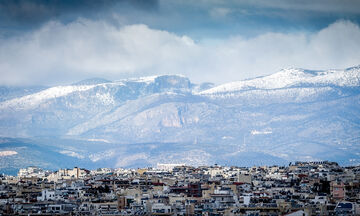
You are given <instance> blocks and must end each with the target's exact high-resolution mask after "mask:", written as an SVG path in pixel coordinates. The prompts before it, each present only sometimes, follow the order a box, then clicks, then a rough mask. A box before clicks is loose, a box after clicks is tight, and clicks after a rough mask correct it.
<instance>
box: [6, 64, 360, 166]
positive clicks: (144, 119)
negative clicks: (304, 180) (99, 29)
mask: <svg viewBox="0 0 360 216" xmlns="http://www.w3.org/2000/svg"><path fill="white" fill-rule="evenodd" d="M359 74H360V67H359V66H357V67H353V68H348V69H345V70H327V71H306V70H304V69H301V70H299V69H286V70H282V71H280V72H278V73H275V74H272V75H268V76H263V77H262V78H259V77H258V78H254V79H251V80H245V81H238V82H235V83H236V84H239V85H235V87H234V84H231V83H230V84H231V85H230V87H233V88H227V89H226V88H223V85H227V84H223V85H220V88H219V86H215V87H213V86H212V84H204V86H205V88H208V89H207V90H204V91H199V89H200V88H201V85H202V84H199V85H197V84H193V83H191V81H190V80H189V79H188V78H186V77H184V76H177V75H162V76H153V77H146V78H144V77H143V78H131V79H126V80H120V81H119V80H118V81H110V82H105V83H97V84H91V85H75V86H73V85H69V86H55V87H51V88H48V89H45V90H42V91H40V92H36V93H34V94H30V95H26V96H22V97H19V98H14V99H11V100H7V101H3V102H0V136H2V137H14V138H27V139H31V140H33V142H35V143H37V142H39V143H42V144H41V145H45V144H46V143H49V142H50V143H58V144H57V145H56V146H54V149H56V150H55V151H56V152H57V153H56V155H64V157H65V156H66V157H73V159H74V160H73V161H74V163H75V162H76V161H78V162H79V163H81V164H85V165H88V166H97V165H99V164H101V165H104V166H105V165H107V166H112V167H113V166H117V165H124V166H133V165H135V164H137V165H139V164H141V165H144V166H146V165H152V164H154V163H155V164H156V162H166V161H171V162H186V161H185V158H187V159H188V160H189V163H196V164H193V165H201V164H209V163H220V162H221V163H230V162H231V161H233V162H234V163H238V164H234V165H244V164H247V165H249V163H252V162H251V161H253V162H254V163H255V162H256V164H262V161H268V162H269V161H273V162H276V161H277V163H287V162H289V161H293V160H337V161H338V162H341V163H342V164H347V165H350V164H358V163H360V151H359V149H360V144H359V143H360V142H359V141H360V136H359V133H360V81H359V80H358V78H359ZM269 77H270V78H269ZM289 77H290V78H289ZM280 78H281V79H283V80H281V79H280ZM90 81H91V82H92V81H94V80H90ZM100 81H101V80H100ZM276 81H278V82H277V83H276ZM95 82H97V80H95ZM101 82H102V81H101ZM244 83H245V84H246V85H245V84H244ZM250 84H251V85H250ZM221 86H222V87H221ZM249 86H250V87H252V88H249ZM209 87H210V88H209ZM263 87H269V88H263ZM270 87H271V88H270ZM274 87H280V88H274ZM219 89H220V90H223V89H225V90H226V91H219ZM239 89H240V90H239ZM42 139H46V140H48V141H46V142H43V141H41V140H42ZM62 141H63V142H64V144H63V143H62ZM46 145H47V144H46ZM139 146H141V147H139ZM301 146H306V148H301ZM27 148H31V147H27ZM42 149H48V148H42ZM1 151H17V149H16V148H10V147H9V146H6V148H5V147H3V148H2V147H1V145H0V152H1ZM34 151H35V150H34ZM36 151H37V150H36ZM36 151H35V152H36ZM47 151H48V150H47ZM29 152H31V150H29ZM194 152H197V153H196V154H198V155H200V156H201V157H200V159H197V160H192V159H191V158H189V155H194ZM246 153H249V155H251V157H250V159H251V160H250V159H249V157H245V155H246ZM250 153H251V154H250ZM51 154H53V153H51ZM91 155H92V156H91ZM101 155H103V156H105V155H106V157H105V158H102V156H101ZM6 157H8V158H11V157H12V156H5V157H0V164H1V160H5V159H6ZM20 157H21V154H17V155H16V157H15V156H14V157H13V158H20ZM241 157H244V158H248V159H249V160H250V161H246V160H242V159H241ZM94 158H96V160H95V159H94ZM124 158H127V159H124ZM126 160H128V161H126ZM236 161H237V162H236ZM4 164H8V163H5V162H4ZM44 164H45V163H44ZM250 165H251V164H250ZM252 165H255V164H252ZM263 165H264V164H263ZM4 166H5V165H4ZM0 169H1V166H0ZM6 169H7V168H6Z"/></svg>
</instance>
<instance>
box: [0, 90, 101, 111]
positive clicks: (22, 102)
mask: <svg viewBox="0 0 360 216" xmlns="http://www.w3.org/2000/svg"><path fill="white" fill-rule="evenodd" d="M94 87H95V85H85V86H57V87H52V88H49V89H46V90H43V91H40V92H38V93H35V94H31V95H27V96H24V97H20V98H14V99H12V100H8V101H4V102H2V103H0V109H1V108H5V107H8V108H17V109H30V108H33V107H35V106H37V105H39V104H40V103H43V102H45V101H46V100H49V99H53V98H57V97H62V96H66V95H68V94H70V93H73V92H76V91H87V90H89V89H91V88H94Z"/></svg>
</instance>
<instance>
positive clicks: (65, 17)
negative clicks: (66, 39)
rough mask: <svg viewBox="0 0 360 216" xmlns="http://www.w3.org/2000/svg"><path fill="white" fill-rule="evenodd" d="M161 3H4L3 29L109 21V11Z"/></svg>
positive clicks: (0, 17) (140, 0) (139, 0)
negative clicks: (55, 23) (48, 22)
mask: <svg viewBox="0 0 360 216" xmlns="http://www.w3.org/2000/svg"><path fill="white" fill-rule="evenodd" d="M157 6H158V2H157V0H76V1H74V0H38V1H33V0H1V1H0V28H1V30H3V31H6V30H8V31H9V30H14V29H16V30H20V31H21V30H26V29H29V28H30V29H31V28H34V27H38V26H39V25H41V24H43V23H45V22H47V21H49V20H59V21H63V22H71V21H74V20H76V19H77V18H79V17H82V18H89V19H92V18H96V19H102V18H105V17H106V15H107V14H108V13H107V11H109V10H121V9H122V8H127V9H131V10H155V9H156V8H157Z"/></svg>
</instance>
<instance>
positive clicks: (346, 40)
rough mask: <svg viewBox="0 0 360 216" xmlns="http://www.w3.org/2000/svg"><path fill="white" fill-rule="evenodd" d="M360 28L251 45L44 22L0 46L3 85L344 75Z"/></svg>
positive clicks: (353, 60) (335, 27) (356, 53)
mask: <svg viewBox="0 0 360 216" xmlns="http://www.w3.org/2000/svg"><path fill="white" fill-rule="evenodd" d="M359 59H360V28H359V26H358V25H356V24H354V23H352V22H349V21H338V22H335V23H333V24H331V25H329V26H328V27H326V28H324V29H322V30H320V31H318V32H314V33H309V32H297V33H273V32H268V33H264V34H261V35H258V36H256V37H252V38H243V37H241V36H234V37H230V38H224V39H216V40H214V39H212V38H204V39H203V40H200V41H196V42H195V41H194V40H192V39H191V38H190V37H188V36H183V35H177V34H174V33H170V32H168V31H161V30H156V29H152V28H149V27H148V26H146V25H141V24H140V25H127V26H123V27H118V26H116V25H113V24H109V23H107V22H104V21H91V20H87V19H79V20H77V21H75V22H71V23H69V24H62V23H59V22H55V21H52V22H48V23H47V24H46V25H44V26H42V27H41V28H40V29H38V30H35V31H33V32H30V33H28V34H26V35H23V36H19V37H13V38H5V39H1V40H0V76H1V79H0V82H1V84H8V85H11V84H12V85H20V84H59V83H70V82H74V81H78V80H80V79H84V78H89V77H103V78H107V79H119V78H122V77H129V76H143V75H154V74H184V75H186V76H189V77H190V78H192V79H193V80H194V81H196V82H200V81H211V82H215V83H223V82H228V81H233V80H240V79H244V78H249V77H255V76H260V75H266V74H270V73H274V72H276V71H277V70H279V69H281V68H284V67H303V68H309V69H327V68H345V67H349V66H353V65H357V64H359V63H360V62H359Z"/></svg>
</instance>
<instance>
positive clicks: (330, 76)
mask: <svg viewBox="0 0 360 216" xmlns="http://www.w3.org/2000/svg"><path fill="white" fill-rule="evenodd" d="M309 85H310V86H314V85H316V86H332V85H333V86H347V87H354V86H360V66H357V67H352V68H348V69H345V70H327V71H310V70H304V69H295V68H290V69H283V70H281V71H279V72H277V73H275V74H272V75H269V76H264V77H258V78H254V79H249V80H243V81H237V82H231V83H226V84H223V85H220V86H217V87H214V88H211V89H208V90H205V91H202V92H200V94H204V95H206V94H219V93H220V94H221V93H226V92H236V91H244V90H252V89H280V88H288V87H294V86H309Z"/></svg>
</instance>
